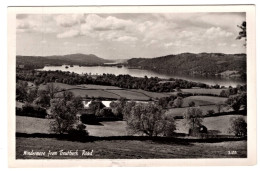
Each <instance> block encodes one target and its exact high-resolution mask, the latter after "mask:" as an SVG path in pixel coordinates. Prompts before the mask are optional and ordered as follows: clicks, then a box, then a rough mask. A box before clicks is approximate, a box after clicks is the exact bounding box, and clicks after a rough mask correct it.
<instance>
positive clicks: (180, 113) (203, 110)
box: [166, 105, 232, 117]
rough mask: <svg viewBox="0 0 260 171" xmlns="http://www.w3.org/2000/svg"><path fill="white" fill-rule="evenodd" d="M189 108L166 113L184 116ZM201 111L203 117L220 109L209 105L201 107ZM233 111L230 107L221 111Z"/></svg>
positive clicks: (173, 109)
mask: <svg viewBox="0 0 260 171" xmlns="http://www.w3.org/2000/svg"><path fill="white" fill-rule="evenodd" d="M186 109H187V108H172V109H168V110H167V111H166V114H168V115H171V116H173V117H174V116H183V113H184V112H185V111H186ZM200 109H201V110H202V112H203V115H206V114H207V112H208V110H214V111H215V112H218V108H217V106H216V105H207V106H200ZM229 111H232V109H229V108H228V107H223V108H222V109H221V112H229Z"/></svg>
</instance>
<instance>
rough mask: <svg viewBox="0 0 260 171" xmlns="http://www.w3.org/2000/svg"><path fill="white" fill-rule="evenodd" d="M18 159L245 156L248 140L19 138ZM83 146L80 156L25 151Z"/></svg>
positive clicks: (17, 139) (79, 148)
mask: <svg viewBox="0 0 260 171" xmlns="http://www.w3.org/2000/svg"><path fill="white" fill-rule="evenodd" d="M16 149H17V150H16V158H17V159H25V158H27V159H30V158H34V159H40V158H41V159H64V158H70V159H71V158H74V159H83V158H89V159H94V158H98V159H134V158H136V159H138V158H140V159H141V158H143V159H148V158H150V159H151V158H178V159H180V158H244V157H246V156H247V142H246V141H227V142H218V143H181V142H174V141H173V142H157V141H151V140H146V141H139V140H96V141H91V142H77V141H69V140H57V139H55V138H24V137H17V138H16ZM62 149H63V150H64V149H67V150H72V151H75V150H79V155H78V156H74V157H73V156H61V155H56V156H48V155H47V154H46V155H45V156H42V157H40V156H29V155H23V153H24V151H32V150H33V151H41V152H46V153H48V151H49V150H50V151H52V152H53V151H60V150H62ZM81 150H87V151H91V150H93V155H92V156H82V154H81V153H80V151H81ZM232 150H235V151H237V154H235V155H229V154H228V151H232Z"/></svg>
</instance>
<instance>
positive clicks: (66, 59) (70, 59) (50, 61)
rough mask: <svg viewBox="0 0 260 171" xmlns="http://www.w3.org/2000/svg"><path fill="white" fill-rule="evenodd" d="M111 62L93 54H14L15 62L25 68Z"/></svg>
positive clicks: (91, 64)
mask: <svg viewBox="0 0 260 171" xmlns="http://www.w3.org/2000/svg"><path fill="white" fill-rule="evenodd" d="M108 62H113V61H112V60H106V59H102V58H100V57H97V56H96V55H93V54H88V55H85V54H70V55H63V56H44V57H43V56H16V64H17V65H24V66H27V68H43V67H44V66H46V65H55V66H59V65H65V64H66V65H82V66H93V65H103V64H104V63H108Z"/></svg>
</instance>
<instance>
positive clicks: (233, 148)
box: [8, 5, 256, 165]
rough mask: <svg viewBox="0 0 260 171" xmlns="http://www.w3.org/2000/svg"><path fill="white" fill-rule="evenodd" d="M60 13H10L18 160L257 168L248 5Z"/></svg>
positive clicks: (38, 10) (13, 119) (251, 22)
mask: <svg viewBox="0 0 260 171" xmlns="http://www.w3.org/2000/svg"><path fill="white" fill-rule="evenodd" d="M67 8H69V7H63V8H61V9H59V7H55V8H54V7H42V8H39V7H38V8H37V7H30V8H29V7H28V8H21V9H19V7H13V8H10V10H9V12H10V15H9V18H10V20H9V21H8V22H9V27H8V29H9V28H10V30H9V34H8V35H9V37H11V38H12V39H13V40H14V42H13V43H12V45H13V46H11V44H10V45H9V48H12V54H13V55H9V61H11V63H9V65H11V64H12V67H11V68H13V69H14V74H12V75H11V76H10V79H12V81H13V87H14V89H15V90H14V91H13V96H12V97H13V98H12V100H11V102H12V103H13V105H12V109H11V111H12V112H11V113H10V112H9V117H11V120H9V123H10V122H11V123H12V124H11V126H10V125H9V126H10V127H12V128H14V130H13V132H12V135H14V137H13V140H12V143H10V144H12V145H13V150H14V153H13V154H14V156H13V157H14V159H13V160H17V161H32V159H33V161H36V162H37V161H41V160H44V161H47V162H48V161H53V160H57V159H59V161H61V160H63V159H66V160H65V161H63V162H65V163H66V162H67V161H69V160H68V159H73V161H75V160H76V159H80V161H84V160H85V161H88V162H91V161H98V159H111V160H116V159H126V161H131V160H132V159H135V161H136V159H138V160H142V159H145V160H147V161H149V160H150V159H172V160H173V161H174V160H179V159H183V161H182V162H185V161H187V162H188V161H189V160H192V159H223V161H225V162H226V164H227V163H228V162H229V161H233V159H240V160H241V163H236V164H243V160H245V161H246V162H248V163H250V161H251V163H254V161H255V158H254V154H252V151H254V149H253V150H252V148H255V142H254V140H255V136H256V133H255V132H254V128H255V123H254V121H255V118H256V112H255V110H254V109H255V106H254V105H255V102H250V103H249V100H251V101H255V98H254V97H252V94H253V95H254V91H255V89H254V86H255V80H254V79H255V77H254V74H255V68H254V66H253V65H252V63H253V62H254V61H255V56H254V55H255V52H254V48H255V44H254V41H253V40H254V39H252V36H254V35H253V34H254V24H255V23H254V22H255V20H254V17H252V16H254V7H253V6H250V5H248V6H244V7H243V8H242V7H241V8H240V7H239V6H230V7H228V6H226V7H225V8H222V7H221V6H219V7H215V8H214V7H208V8H207V10H205V8H199V7H194V8H192V6H189V7H185V6H184V7H171V6H160V7H156V6H154V7H149V6H148V7H144V6H139V7H125V8H124V7H103V8H96V7H84V8H80V7H70V8H69V9H70V10H66V9H67ZM10 16H12V18H11V17H10ZM252 30H253V31H252ZM10 33H11V34H10ZM10 35H11V36H10ZM250 36H251V38H250ZM10 58H11V59H10ZM249 70H250V71H249ZM249 72H250V73H249ZM252 87H253V88H252ZM249 91H251V92H250V93H251V95H250V93H249ZM252 92H253V93H252ZM250 124H252V125H250ZM250 129H251V131H250ZM252 130H253V131H252ZM250 138H251V140H250V141H251V142H250V143H252V146H250V145H249V139H250ZM225 159H227V160H225ZM229 159H230V160H229ZM249 160H250V161H249ZM218 162H220V160H218ZM236 164H235V165H236Z"/></svg>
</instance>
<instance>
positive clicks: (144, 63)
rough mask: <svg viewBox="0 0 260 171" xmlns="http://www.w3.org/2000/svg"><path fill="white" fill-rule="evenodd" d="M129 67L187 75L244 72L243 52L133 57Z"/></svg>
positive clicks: (244, 60) (244, 56)
mask: <svg viewBox="0 0 260 171" xmlns="http://www.w3.org/2000/svg"><path fill="white" fill-rule="evenodd" d="M127 62H128V66H129V67H138V68H142V69H147V70H153V71H156V72H160V73H167V74H171V73H176V74H189V75H196V74H197V75H216V74H220V73H222V72H225V71H228V70H232V71H238V72H239V74H240V75H242V74H244V73H245V72H246V55H245V54H222V53H199V54H193V53H182V54H178V55H168V56H163V57H156V58H151V59H147V58H133V59H130V60H128V61H127Z"/></svg>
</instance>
